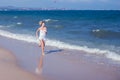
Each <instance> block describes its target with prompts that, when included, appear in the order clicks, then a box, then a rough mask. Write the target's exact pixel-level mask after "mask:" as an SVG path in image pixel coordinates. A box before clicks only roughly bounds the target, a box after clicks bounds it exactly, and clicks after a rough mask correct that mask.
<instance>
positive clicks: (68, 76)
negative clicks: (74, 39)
mask: <svg viewBox="0 0 120 80" xmlns="http://www.w3.org/2000/svg"><path fill="white" fill-rule="evenodd" d="M0 46H2V47H4V48H6V49H8V50H10V51H12V52H13V54H14V55H15V56H16V59H14V56H11V57H12V58H11V57H10V58H8V59H10V60H7V61H6V59H5V60H4V59H3V60H0V61H1V64H0V71H1V70H3V71H2V72H1V73H0V75H3V78H8V79H9V80H14V79H16V80H19V79H17V78H18V77H20V78H24V79H22V80H27V79H29V78H30V79H29V80H37V79H40V80H41V79H44V80H120V66H119V65H118V66H116V65H108V64H105V63H101V62H100V61H98V62H97V63H96V62H92V61H90V60H91V59H88V58H87V59H86V58H83V57H84V54H83V53H82V52H80V51H74V50H66V49H64V50H63V49H58V48H56V47H50V46H46V48H45V53H46V55H45V56H44V57H42V59H40V57H41V53H40V52H41V51H40V48H39V47H38V45H37V44H34V43H26V42H23V41H19V40H14V39H10V38H5V37H0ZM68 53H74V54H76V53H80V59H76V58H73V56H69V55H68ZM6 55H9V54H6ZM0 58H1V59H2V57H0ZM16 60H17V63H16ZM39 60H42V61H41V62H43V63H42V67H41V68H42V73H41V74H40V75H38V74H36V73H35V69H36V68H37V66H38V63H39V62H40V61H39ZM8 70H9V72H10V71H11V72H10V73H9V74H8V72H7V71H8ZM11 73H12V74H11ZM23 74H24V75H23ZM5 76H8V77H5ZM21 76H22V77H21ZM9 77H10V78H12V79H10V78H9ZM46 77H47V78H46ZM25 78H26V79H25ZM0 80H1V77H0ZM2 80H7V79H2ZM20 80H21V79H20Z"/></svg>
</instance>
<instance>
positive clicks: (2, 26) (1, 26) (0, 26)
mask: <svg viewBox="0 0 120 80" xmlns="http://www.w3.org/2000/svg"><path fill="white" fill-rule="evenodd" d="M11 26H13V25H7V26H4V25H0V28H4V27H7V28H9V27H11Z"/></svg>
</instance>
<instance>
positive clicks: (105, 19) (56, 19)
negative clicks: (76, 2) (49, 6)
mask: <svg viewBox="0 0 120 80" xmlns="http://www.w3.org/2000/svg"><path fill="white" fill-rule="evenodd" d="M40 20H44V21H45V22H46V26H47V28H48V34H47V39H48V44H49V45H51V46H56V47H58V46H60V47H62V48H64V47H65V48H67V47H68V48H69V47H70V48H69V49H80V50H83V51H88V52H89V51H92V50H93V52H94V49H96V50H97V51H95V52H94V53H97V52H98V53H99V52H100V51H103V52H100V53H105V52H106V53H107V54H109V53H110V52H111V53H112V54H115V56H114V55H111V57H112V56H113V57H115V58H116V59H118V58H119V59H120V57H119V56H120V11H104V10H103V11H101V10H97V11H92V10H85V11H84V10H83V11H81V10H69V11H54V10H53V11H0V30H1V31H0V33H4V34H7V33H6V32H10V35H13V34H19V35H17V37H19V36H20V35H22V38H24V37H25V38H26V36H28V38H29V37H33V38H35V31H36V29H37V28H38V27H39V25H38V22H39V21H40ZM1 35H3V34H1ZM7 35H9V34H7ZM24 35H25V36H24ZM30 39H32V38H30ZM53 41H54V42H55V43H52V42H53ZM61 45H64V46H61ZM71 46H72V47H71ZM89 49H90V50H89ZM116 54H117V55H116Z"/></svg>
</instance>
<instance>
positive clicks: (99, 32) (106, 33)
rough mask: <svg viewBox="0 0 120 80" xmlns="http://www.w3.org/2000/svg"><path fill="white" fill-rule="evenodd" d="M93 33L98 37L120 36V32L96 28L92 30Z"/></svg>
mask: <svg viewBox="0 0 120 80" xmlns="http://www.w3.org/2000/svg"><path fill="white" fill-rule="evenodd" d="M92 34H93V35H94V36H95V37H98V38H120V32H116V31H111V30H102V29H95V30H92Z"/></svg>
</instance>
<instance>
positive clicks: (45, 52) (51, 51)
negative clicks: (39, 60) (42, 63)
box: [45, 49, 63, 54]
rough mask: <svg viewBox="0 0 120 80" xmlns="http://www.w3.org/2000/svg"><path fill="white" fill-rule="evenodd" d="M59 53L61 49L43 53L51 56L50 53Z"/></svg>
mask: <svg viewBox="0 0 120 80" xmlns="http://www.w3.org/2000/svg"><path fill="white" fill-rule="evenodd" d="M61 51H63V49H55V50H49V51H46V52H45V53H46V54H51V53H56V52H61Z"/></svg>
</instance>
